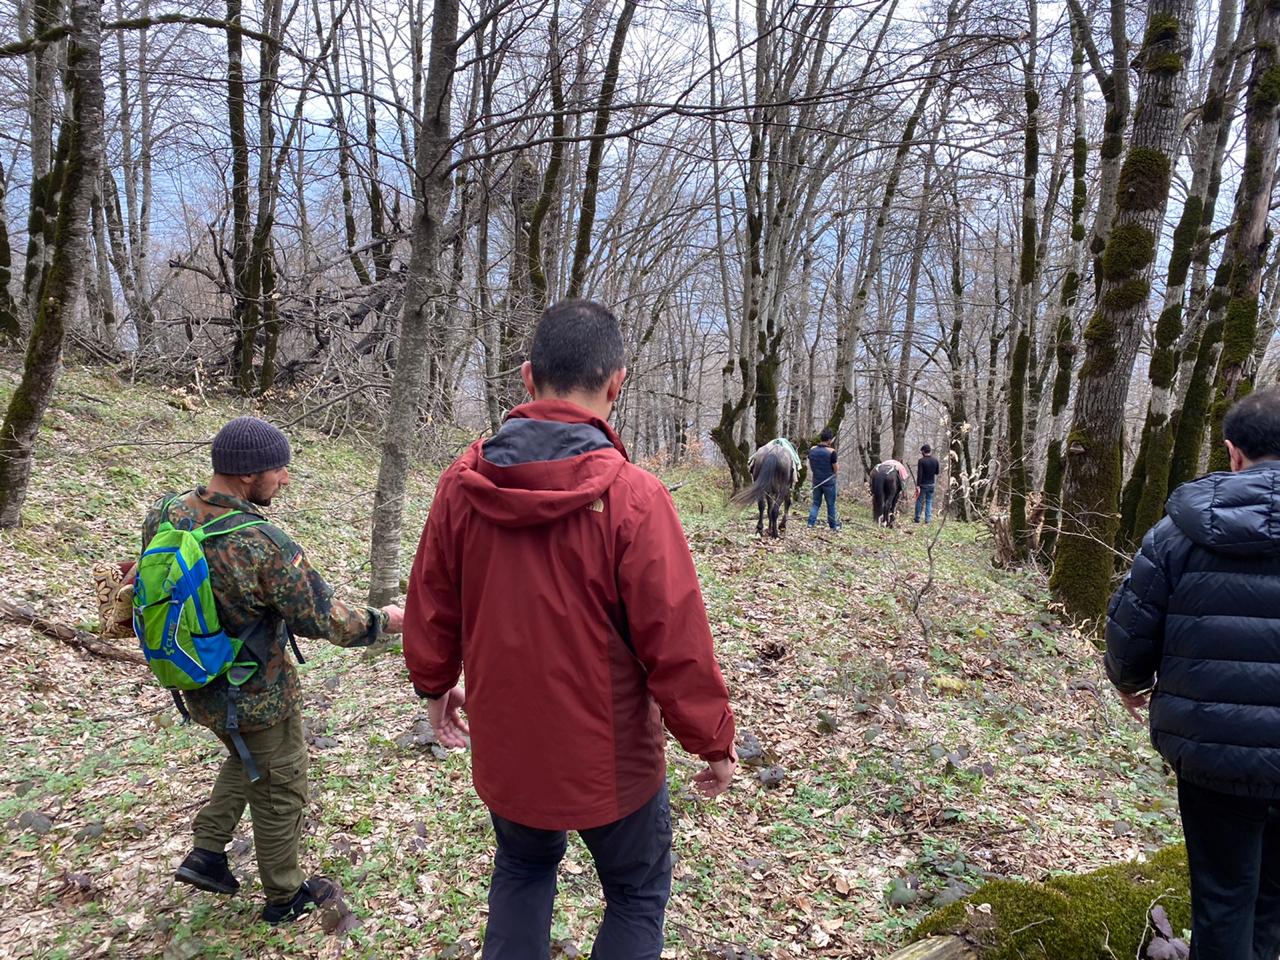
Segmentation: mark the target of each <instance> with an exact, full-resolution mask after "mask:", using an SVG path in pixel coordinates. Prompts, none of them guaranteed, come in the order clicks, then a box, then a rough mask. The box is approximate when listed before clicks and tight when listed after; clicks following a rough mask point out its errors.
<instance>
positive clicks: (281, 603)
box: [142, 417, 403, 923]
mask: <svg viewBox="0 0 1280 960" xmlns="http://www.w3.org/2000/svg"><path fill="white" fill-rule="evenodd" d="M212 459H213V477H212V479H211V480H210V481H209V483H208V484H207V485H205V486H199V487H196V489H195V490H193V491H191V492H189V493H187V494H184V495H182V496H179V497H166V498H164V499H162V500H161V501H160V502H158V503H157V504H156V505H155V506H154V507H152V509H151V511H150V512H149V513H148V514H147V518H146V522H145V523H144V526H143V534H142V544H143V549H146V545H147V544H148V543H150V542H151V539H152V538H153V537H154V536H155V534H156V530H157V528H158V527H159V525H160V523H161V521H162V520H163V519H166V518H167V519H168V520H169V522H170V523H172V524H174V525H175V526H178V527H190V528H195V527H199V526H201V525H202V524H204V523H207V522H208V521H210V520H213V519H215V518H216V517H220V516H223V515H224V514H227V513H228V512H229V511H233V510H238V511H240V512H241V513H244V514H246V517H244V518H243V519H244V520H249V519H255V518H264V519H265V514H264V513H263V510H262V508H263V507H267V506H270V504H271V501H272V498H273V497H274V496H275V495H276V494H277V493H278V492H279V491H280V489H281V488H283V487H286V486H288V484H289V469H288V464H289V460H290V449H289V441H288V439H287V438H286V437H285V435H284V433H282V432H281V431H280V430H278V429H277V428H276V427H274V426H272V425H271V424H268V423H266V422H265V421H262V420H258V419H256V418H253V417H239V418H237V419H235V420H232V421H231V422H230V423H228V424H227V425H226V426H224V427H223V428H222V430H220V431H219V433H218V435H217V437H216V438H215V439H214V441H213V458H212ZM204 555H205V559H206V560H207V562H208V564H209V579H210V582H211V583H212V586H213V592H214V598H215V600H216V603H217V606H218V618H219V621H220V622H221V624H222V627H223V629H224V630H225V631H226V632H227V634H228V635H230V636H241V637H243V636H244V635H245V632H246V631H248V630H249V629H250V628H251V626H252V625H254V624H255V623H258V622H261V623H262V624H263V629H264V630H265V631H266V637H267V638H269V642H267V643H266V644H265V647H266V650H267V653H266V656H265V658H264V662H263V663H261V665H260V666H259V667H258V669H257V671H256V672H255V673H254V675H253V676H252V677H251V678H250V679H249V680H248V681H246V682H245V683H244V685H243V686H242V687H241V692H240V696H239V698H238V701H237V705H236V706H237V714H238V718H239V731H240V734H241V736H242V737H243V740H244V743H245V745H246V746H247V747H248V749H249V752H250V753H251V755H252V759H253V761H254V764H255V765H256V767H257V769H258V771H259V779H258V780H257V781H253V782H251V781H250V780H249V777H248V775H246V772H245V766H244V764H243V762H242V761H241V758H240V756H239V755H238V753H237V751H236V749H235V748H234V746H233V744H232V741H231V739H230V737H229V736H228V731H227V690H228V684H227V681H226V679H225V678H222V679H219V680H216V681H214V682H213V683H211V684H209V685H208V686H207V687H204V688H202V689H199V690H193V691H189V692H186V693H184V694H183V699H184V701H185V703H186V706H187V709H188V711H189V712H190V714H191V718H192V719H193V720H195V721H196V722H197V723H200V724H202V725H204V726H206V727H208V728H209V729H210V730H212V731H213V732H214V733H216V734H217V735H218V737H219V739H221V740H222V741H223V743H224V744H225V745H226V746H227V748H228V751H229V755H228V756H227V758H226V760H224V761H223V764H222V769H221V770H220V771H219V773H218V777H217V780H216V781H215V782H214V786H213V795H212V796H211V797H210V799H209V802H208V803H207V804H206V805H205V807H204V808H203V809H202V810H201V811H200V812H199V814H197V815H196V819H195V824H194V832H195V843H194V849H193V850H192V851H191V853H190V854H189V855H188V856H187V858H186V859H185V860H184V861H183V862H182V865H181V866H180V867H179V868H178V871H177V874H176V878H177V879H178V880H181V881H183V882H184V883H189V884H192V885H193V886H195V887H198V888H199V889H202V890H208V891H211V892H215V893H224V894H232V893H235V892H236V890H237V889H238V888H239V886H240V884H239V882H238V881H237V880H236V878H235V877H234V876H233V875H232V873H231V871H230V869H229V867H228V864H227V856H226V853H225V850H226V845H227V844H228V843H229V842H230V840H231V834H232V832H233V831H234V830H235V828H236V826H237V824H239V822H240V817H241V816H242V815H243V813H244V808H245V805H246V804H248V806H249V809H250V810H251V811H252V813H253V840H254V847H255V850H256V852H257V857H258V871H259V875H260V876H261V879H262V886H263V890H264V892H265V893H266V898H267V905H266V908H265V909H264V910H263V918H264V919H265V920H267V921H268V922H271V923H279V922H281V921H285V920H292V919H294V918H295V917H298V916H300V915H301V914H303V913H304V912H306V911H307V910H309V909H311V908H312V907H314V906H316V905H318V904H320V903H323V902H324V901H325V900H327V899H329V898H330V897H332V896H333V894H334V892H335V890H336V887H335V885H334V884H332V883H331V882H330V881H328V880H326V879H325V878H323V877H311V878H310V879H305V878H304V875H303V873H302V870H301V869H300V868H299V865H298V845H299V840H300V839H301V834H302V820H303V814H304V812H305V809H306V804H307V746H306V743H305V741H304V740H303V736H302V717H301V704H302V688H301V685H300V684H299V682H298V673H297V671H296V670H295V669H294V666H293V664H292V663H291V662H290V660H289V656H288V653H287V652H286V644H285V638H286V636H287V634H286V633H285V631H286V630H287V631H288V632H289V633H293V634H298V635H300V636H304V637H317V638H321V639H324V640H328V641H329V642H330V643H332V644H335V645H336V646H340V647H359V646H367V645H369V644H371V643H374V642H375V641H377V640H378V638H379V637H380V636H381V634H383V633H398V632H399V630H400V626H401V621H402V617H403V614H402V613H401V611H400V609H399V608H398V607H393V606H388V607H383V608H382V609H381V610H373V609H370V608H367V607H352V606H349V605H348V604H346V603H343V602H342V601H341V600H337V599H335V598H334V597H333V590H332V588H331V587H330V586H329V585H328V584H327V583H325V581H324V578H323V577H321V576H320V574H319V573H318V572H317V571H316V570H315V569H314V568H313V567H312V566H311V564H310V563H309V562H308V561H307V558H306V556H305V555H304V554H303V552H302V548H301V547H299V546H298V545H297V544H296V543H294V541H293V540H292V539H290V538H289V536H288V535H287V534H285V533H284V532H283V531H281V530H280V529H279V528H277V527H274V526H272V525H270V524H260V525H256V526H252V527H248V528H245V529H243V530H235V531H232V532H230V533H226V534H223V535H221V536H215V537H210V538H209V539H207V540H206V541H205V543H204Z"/></svg>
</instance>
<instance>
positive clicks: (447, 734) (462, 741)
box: [427, 687, 471, 748]
mask: <svg viewBox="0 0 1280 960" xmlns="http://www.w3.org/2000/svg"><path fill="white" fill-rule="evenodd" d="M466 703H467V695H466V694H465V693H463V692H462V688H461V687H454V688H453V689H452V690H450V691H449V692H448V693H446V694H445V695H444V696H443V697H438V698H437V699H435V700H428V701H427V716H428V717H429V718H430V719H431V729H432V730H434V731H435V732H436V739H437V740H438V741H440V745H441V746H442V747H450V748H453V747H458V748H465V747H466V746H467V738H468V737H469V736H471V730H470V729H469V728H468V727H467V721H465V720H463V719H462V709H463V708H464V707H465V706H466Z"/></svg>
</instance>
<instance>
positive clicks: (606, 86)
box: [569, 0, 638, 297]
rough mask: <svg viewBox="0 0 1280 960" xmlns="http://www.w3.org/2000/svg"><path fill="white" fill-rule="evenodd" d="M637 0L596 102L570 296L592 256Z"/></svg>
mask: <svg viewBox="0 0 1280 960" xmlns="http://www.w3.org/2000/svg"><path fill="white" fill-rule="evenodd" d="M637 5H638V0H626V2H625V3H623V5H622V12H621V13H620V14H619V15H618V23H617V25H616V26H615V27H614V29H613V43H612V44H611V45H610V47H609V62H608V64H606V66H605V69H604V81H603V82H602V83H601V85H600V99H599V101H598V102H597V105H596V119H595V126H594V128H593V129H592V131H591V149H590V150H589V151H588V152H587V170H586V173H585V175H584V177H583V183H582V210H581V213H580V214H579V217H578V240H577V243H576V245H575V246H574V251H573V267H572V268H571V269H570V271H569V296H570V297H580V296H582V288H583V285H584V284H585V283H586V278H587V261H588V260H589V258H590V256H591V228H592V226H593V225H594V224H595V219H596V193H597V191H598V190H599V185H600V164H601V161H602V160H603V158H604V143H605V135H606V134H607V133H608V132H609V114H610V113H611V111H612V108H613V91H614V89H615V88H616V87H617V85H618V67H619V65H620V63H621V61H622V49H623V47H624V46H625V45H626V42H627V30H628V28H630V26H631V18H632V17H633V16H635V12H636V6H637Z"/></svg>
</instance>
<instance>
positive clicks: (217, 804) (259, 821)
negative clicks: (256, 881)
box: [194, 711, 307, 903]
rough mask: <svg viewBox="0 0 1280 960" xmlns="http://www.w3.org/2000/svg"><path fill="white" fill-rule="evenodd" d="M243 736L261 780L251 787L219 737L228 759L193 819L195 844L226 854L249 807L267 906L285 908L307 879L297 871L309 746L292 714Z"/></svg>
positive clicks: (299, 721)
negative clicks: (271, 904)
mask: <svg viewBox="0 0 1280 960" xmlns="http://www.w3.org/2000/svg"><path fill="white" fill-rule="evenodd" d="M243 737H244V742H245V744H246V745H247V746H248V747H249V752H250V753H251V754H252V755H253V762H254V763H255V764H256V765H257V767H258V772H259V773H260V774H261V775H262V776H261V779H259V780H258V782H257V783H250V782H249V778H248V777H246V776H245V772H244V765H243V764H242V763H241V762H240V757H239V756H237V755H236V751H235V749H234V748H233V747H232V746H231V742H230V741H229V740H226V739H225V738H223V740H224V743H225V744H226V746H227V749H228V750H229V751H230V755H229V756H228V757H227V759H226V760H224V761H223V762H222V769H221V770H219V771H218V779H217V780H215V781H214V784H213V795H212V796H211V797H210V798H209V802H208V803H207V804H205V805H204V808H203V809H202V810H201V811H200V812H199V813H198V814H196V819H195V823H194V829H195V845H196V847H198V848H199V849H201V850H210V851H213V852H214V853H222V852H223V851H224V850H226V847H227V844H228V843H230V842H231V834H232V832H233V831H234V830H235V828H236V825H237V824H239V823H240V817H241V816H242V815H243V814H244V808H245V804H248V806H249V812H250V814H251V815H252V817H253V846H254V849H255V850H256V852H257V855H258V875H259V877H260V878H261V880H262V889H263V891H264V892H265V893H266V895H267V902H268V903H284V902H287V901H288V900H289V899H291V898H292V897H293V895H294V894H295V893H297V891H298V888H299V887H300V886H302V881H303V880H305V879H306V877H305V876H304V874H303V873H302V870H301V868H300V867H299V866H298V844H299V842H300V841H301V839H302V818H303V815H304V814H305V812H306V807H307V744H306V742H305V741H304V740H303V738H302V716H301V714H299V713H298V712H297V711H294V712H292V713H290V714H288V715H287V716H286V717H285V718H284V719H283V720H281V721H280V722H279V723H277V724H276V725H275V726H272V727H268V728H267V729H266V730H257V731H254V732H252V733H245V734H243Z"/></svg>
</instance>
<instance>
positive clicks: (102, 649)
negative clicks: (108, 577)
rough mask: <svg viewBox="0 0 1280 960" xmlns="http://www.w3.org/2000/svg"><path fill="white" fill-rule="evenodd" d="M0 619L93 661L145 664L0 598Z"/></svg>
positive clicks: (135, 655)
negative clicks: (40, 634)
mask: <svg viewBox="0 0 1280 960" xmlns="http://www.w3.org/2000/svg"><path fill="white" fill-rule="evenodd" d="M0 619H3V620H8V621H9V622H10V623H20V624H23V625H24V626H29V627H31V628H32V629H33V630H36V631H37V632H39V633H42V634H44V635H45V636H46V637H52V638H53V639H54V640H61V641H62V642H63V643H65V644H68V645H70V646H73V647H76V648H77V649H79V650H83V651H85V652H86V653H91V654H93V655H94V656H95V657H103V658H105V659H107V660H115V661H117V662H118V663H132V664H136V665H138V666H142V667H145V666H146V665H147V661H146V660H145V659H144V658H143V657H142V655H141V654H138V653H134V652H133V651H131V650H122V649H121V648H119V647H117V646H115V645H114V644H110V643H104V642H103V641H102V640H100V639H98V638H97V637H96V636H94V635H93V634H92V633H89V632H88V631H86V630H80V629H78V628H76V627H73V626H71V624H69V623H54V622H53V621H52V620H46V619H45V618H44V617H42V616H40V615H39V614H38V613H36V612H35V610H33V609H32V608H31V607H27V606H22V605H20V604H16V603H10V602H9V601H8V600H5V599H3V598H0Z"/></svg>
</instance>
